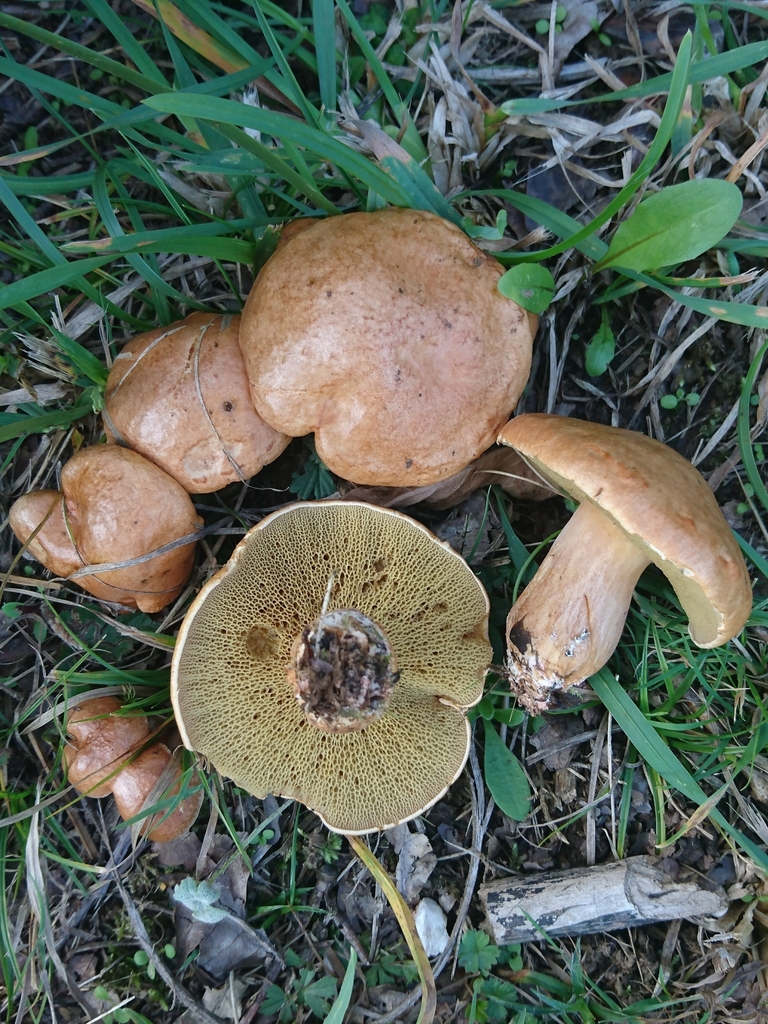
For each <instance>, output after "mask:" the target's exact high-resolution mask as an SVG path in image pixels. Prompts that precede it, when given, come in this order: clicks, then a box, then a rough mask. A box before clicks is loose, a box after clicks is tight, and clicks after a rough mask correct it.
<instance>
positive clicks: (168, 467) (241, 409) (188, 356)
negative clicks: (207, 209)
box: [104, 313, 290, 494]
mask: <svg viewBox="0 0 768 1024" xmlns="http://www.w3.org/2000/svg"><path fill="white" fill-rule="evenodd" d="M239 329H240V317H239V316H232V315H230V314H226V315H216V314H215V313H193V314H192V315H191V316H188V317H187V318H186V319H185V320H182V321H181V322H180V323H176V324H172V325H171V326H170V327H163V328H159V329H157V330H154V331H147V332H146V333H145V334H139V335H137V336H136V337H135V338H132V339H131V340H130V341H129V342H128V344H127V345H125V347H124V348H123V350H122V351H121V352H120V354H119V355H118V357H117V359H115V362H114V364H113V366H112V369H111V371H110V374H109V379H108V380H107V388H106V394H105V405H104V426H105V429H106V431H107V436H108V437H109V438H110V439H111V440H117V441H119V442H120V443H121V444H124V445H126V446H127V447H128V448H133V449H134V450H135V451H137V452H140V453H141V454H142V455H144V456H145V457H146V458H148V459H150V460H151V461H152V462H154V463H155V464H156V465H158V466H160V467H162V468H163V469H164V470H165V471H166V473H169V474H170V475H171V476H172V477H173V478H174V479H175V480H178V482H179V483H180V484H181V485H182V486H183V487H184V489H185V490H187V491H188V492H189V493H190V494H201V493H208V492H210V491H216V490H218V489H219V488H221V487H224V486H226V485H227V484H229V483H233V482H234V481H237V480H246V479H248V478H249V477H251V476H254V475H255V474H256V473H258V472H259V470H260V469H262V468H263V467H264V466H265V465H266V464H267V463H269V462H272V461H273V459H276V458H277V456H278V455H279V454H280V453H281V452H282V451H283V449H284V448H285V446H286V445H287V444H288V442H289V440H290V438H289V437H287V436H286V435H285V434H281V433H278V431H276V430H273V429H272V427H270V426H267V424H266V423H265V422H264V421H263V420H262V419H261V417H260V416H259V415H258V413H257V412H256V410H255V409H254V408H253V404H252V402H251V396H250V392H249V389H248V380H247V378H246V375H245V365H244V363H243V357H242V354H241V352H240V347H239V344H238V334H239Z"/></svg>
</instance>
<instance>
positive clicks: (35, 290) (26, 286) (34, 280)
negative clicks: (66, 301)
mask: <svg viewBox="0 0 768 1024" xmlns="http://www.w3.org/2000/svg"><path fill="white" fill-rule="evenodd" d="M113 260H114V256H91V257H89V258H88V259H85V260H77V262H76V263H67V265H66V266H57V267H49V269H48V270H41V271H39V272H38V273H37V274H32V276H31V277H25V278H22V279H21V280H19V281H14V282H13V284H9V285H7V286H6V287H5V288H3V289H0V310H3V309H9V308H13V307H14V306H18V305H19V304H20V303H22V302H28V301H29V300H30V299H34V298H36V297H37V296H38V295H43V294H45V292H51V291H54V290H55V289H56V288H63V287H64V285H67V284H71V283H72V282H73V281H77V280H78V278H81V277H82V276H83V274H89V273H90V272H91V271H92V270H98V268H99V267H103V266H104V264H105V263H111V262H113Z"/></svg>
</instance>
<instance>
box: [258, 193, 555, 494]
mask: <svg viewBox="0 0 768 1024" xmlns="http://www.w3.org/2000/svg"><path fill="white" fill-rule="evenodd" d="M502 273H503V270H502V268H501V266H500V265H499V264H498V263H497V262H496V261H495V260H494V259H493V258H492V257H490V256H488V255H486V253H484V252H482V251H481V250H480V249H478V248H477V247H476V246H475V245H474V244H473V243H472V242H471V241H470V240H469V239H468V238H467V237H466V235H465V234H464V233H463V232H462V231H461V230H460V229H459V228H457V227H455V226H454V225H453V224H450V223H449V222H448V221H445V220H442V219H441V218H440V217H436V216H435V215H434V214H431V213H425V212H423V211H419V210H404V209H395V208H391V209H386V210H379V211H377V212H375V213H351V214H346V215H344V216H341V217H331V218H328V219H326V220H321V221H316V222H312V223H310V224H308V225H307V226H305V227H304V228H303V230H301V231H300V232H299V233H296V234H292V235H291V237H290V238H289V239H288V241H286V242H285V243H284V244H282V245H280V246H279V247H278V249H277V251H276V252H275V253H274V254H273V256H272V257H271V258H270V259H269V260H268V261H267V263H266V264H265V266H264V267H263V268H262V270H261V273H260V274H259V276H258V278H257V280H256V283H255V284H254V286H253V289H252V290H251V294H250V295H249V297H248V301H247V303H246V306H245V310H244V311H243V319H242V324H241V328H240V346H241V348H242V350H243V356H244V358H245V364H246V369H247V372H248V379H249V381H250V387H251V395H252V397H253V403H254V405H255V406H256V409H257V411H258V412H259V414H260V415H261V416H262V417H263V418H264V419H265V420H266V421H267V423H270V424H271V425H272V426H273V427H275V429H277V430H281V431H283V432H284V433H286V434H291V435H293V436H299V435H303V434H308V433H310V432H312V431H314V432H315V442H316V445H317V452H318V454H319V455H320V457H321V458H322V459H323V461H324V462H325V463H326V465H327V466H328V467H329V468H330V469H331V470H332V471H333V472H334V473H337V474H338V475H340V476H342V477H344V478H345V479H347V480H352V481H354V482H355V483H358V484H370V485H378V486H395V487H400V486H419V485H421V484H430V483H435V482H436V481H438V480H443V479H445V478H446V477H449V476H451V475H452V474H453V473H456V472H458V470H460V469H463V467H464V466H466V465H467V464H468V463H470V462H471V461H472V459H474V458H476V457H477V456H478V455H479V454H480V453H481V452H482V451H484V450H485V449H486V448H487V447H488V446H489V445H490V444H492V443H493V440H494V438H495V436H496V433H497V432H498V430H499V428H500V427H501V426H502V424H503V423H504V421H505V420H506V419H507V417H508V416H509V413H510V411H511V410H512V409H513V408H514V407H515V404H516V403H517V400H518V398H519V396H520V393H521V391H522V390H523V387H524V386H525V383H526V380H527V379H528V372H529V369H530V362H531V346H532V340H533V335H534V333H535V330H536V324H537V319H536V317H535V316H532V315H531V314H528V313H526V312H525V311H524V310H522V309H521V308H520V307H519V306H517V305H516V304H515V303H514V302H512V301H511V300H509V299H506V298H504V296H502V295H501V293H500V292H499V291H498V289H497V287H496V285H497V283H498V280H499V278H500V277H501V275H502ZM287 295H290V308H289V309H286V296H287Z"/></svg>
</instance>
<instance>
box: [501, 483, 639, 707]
mask: <svg viewBox="0 0 768 1024" xmlns="http://www.w3.org/2000/svg"><path fill="white" fill-rule="evenodd" d="M649 561H650V560H649V558H648V555H647V553H646V552H645V551H644V550H643V549H642V548H641V547H640V546H639V545H637V544H635V543H634V542H633V541H632V539H631V538H630V537H629V536H628V535H627V534H626V533H625V532H624V531H623V530H622V529H620V527H618V526H616V524H615V523H614V522H613V520H612V519H610V518H609V517H608V516H607V515H605V513H604V512H603V511H602V510H601V509H600V508H599V507H598V506H597V505H595V504H593V503H592V502H591V501H584V502H582V504H581V505H580V506H579V507H578V509H577V510H576V512H575V513H574V515H573V516H572V517H571V520H570V522H569V523H568V524H567V525H566V527H565V528H564V530H563V531H562V533H561V534H560V536H559V537H558V538H557V540H556V541H555V543H554V544H553V545H552V548H551V550H550V552H549V554H548V555H547V557H546V558H545V559H544V561H543V562H542V564H541V567H540V568H539V570H538V572H537V573H536V575H535V577H534V579H533V581H532V582H531V583H529V584H528V586H527V587H526V589H525V591H524V592H523V595H522V596H521V597H520V598H519V600H518V601H517V602H516V603H515V604H514V605H513V607H512V609H511V610H510V612H509V615H508V617H507V650H508V663H507V666H508V672H509V677H510V683H511V686H512V689H513V690H514V691H515V692H516V693H517V694H518V698H519V700H520V703H521V704H523V705H524V707H526V708H528V710H530V711H532V712H534V713H537V714H538V713H540V712H541V711H544V710H545V709H546V708H547V707H548V706H549V702H550V697H551V695H552V693H553V692H554V691H555V690H564V689H567V688H568V687H569V686H573V685H574V684H575V683H580V682H582V681H583V680H584V679H586V678H588V677H589V676H590V675H592V674H593V672H596V671H597V670H598V669H599V668H601V667H602V666H603V665H604V664H605V663H606V661H607V660H608V658H609V657H610V656H611V654H612V653H613V651H614V649H615V648H616V645H617V644H618V642H619V638H620V636H621V631H622V629H623V628H624V621H625V619H626V617H627V611H628V610H629V603H630V601H631V600H632V592H633V590H634V588H635V584H636V583H637V580H638V577H639V576H640V573H641V572H642V571H643V569H644V568H645V567H646V566H647V565H648V563H649Z"/></svg>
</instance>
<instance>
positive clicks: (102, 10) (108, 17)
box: [85, 0, 168, 91]
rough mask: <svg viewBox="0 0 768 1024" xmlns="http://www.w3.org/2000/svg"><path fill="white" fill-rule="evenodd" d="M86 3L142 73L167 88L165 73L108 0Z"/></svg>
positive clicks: (159, 85) (89, 0) (157, 84)
mask: <svg viewBox="0 0 768 1024" xmlns="http://www.w3.org/2000/svg"><path fill="white" fill-rule="evenodd" d="M85 4H86V6H87V7H88V8H89V9H90V10H91V11H92V12H93V14H94V16H95V17H96V19H97V20H98V21H99V22H101V24H102V25H103V26H104V27H105V28H106V29H107V31H108V32H111V33H112V35H113V36H114V38H115V40H116V41H117V43H118V45H119V46H120V48H121V49H122V50H123V52H124V53H125V55H126V57H128V58H129V60H132V61H133V63H134V64H135V65H136V67H137V68H139V70H140V71H141V73H142V74H143V75H144V76H145V77H146V78H148V79H150V80H151V81H153V82H154V83H155V85H156V86H157V87H159V88H160V89H167V88H168V83H167V82H166V80H165V78H164V77H163V73H162V72H161V71H160V69H159V68H158V67H157V65H156V64H155V62H154V61H153V60H152V58H151V57H150V56H149V54H148V53H147V51H146V50H145V49H144V47H143V46H142V45H141V43H140V42H139V41H138V40H137V39H136V37H135V36H134V34H133V33H132V32H131V31H130V29H129V28H128V27H127V26H126V25H125V23H124V22H123V21H122V19H121V18H120V17H118V15H117V14H116V13H115V12H114V11H113V10H112V8H111V7H110V6H109V4H108V3H107V2H106V0H85ZM147 91H149V90H147Z"/></svg>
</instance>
